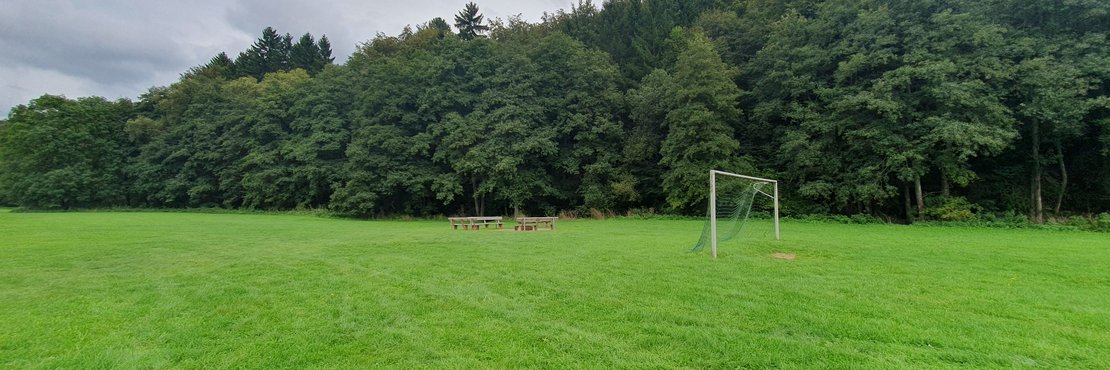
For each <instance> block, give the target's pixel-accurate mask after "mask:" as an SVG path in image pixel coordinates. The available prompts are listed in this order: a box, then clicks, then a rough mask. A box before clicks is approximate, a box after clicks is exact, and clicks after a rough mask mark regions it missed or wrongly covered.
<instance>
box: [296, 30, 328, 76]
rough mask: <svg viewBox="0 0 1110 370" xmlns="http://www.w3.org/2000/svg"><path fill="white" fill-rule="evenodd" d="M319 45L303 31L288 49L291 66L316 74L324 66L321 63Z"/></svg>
mask: <svg viewBox="0 0 1110 370" xmlns="http://www.w3.org/2000/svg"><path fill="white" fill-rule="evenodd" d="M321 62H322V61H321V56H320V47H319V46H318V45H317V44H316V40H314V39H313V38H312V35H311V34H308V33H305V34H304V35H301V38H300V39H299V40H297V43H296V44H293V47H292V48H291V49H290V50H289V63H290V67H292V68H302V69H304V70H305V71H308V73H309V74H316V72H319V71H320V69H323V68H324V65H323V63H321Z"/></svg>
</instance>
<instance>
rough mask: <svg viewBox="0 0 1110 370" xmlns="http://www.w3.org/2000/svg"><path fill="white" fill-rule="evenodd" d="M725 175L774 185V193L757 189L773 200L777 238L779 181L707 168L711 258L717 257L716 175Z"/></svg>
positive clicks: (777, 235)
mask: <svg viewBox="0 0 1110 370" xmlns="http://www.w3.org/2000/svg"><path fill="white" fill-rule="evenodd" d="M718 174H720V175H725V176H732V177H739V178H742V179H748V180H753V181H760V182H766V183H770V184H772V185H773V186H774V195H771V194H767V193H765V192H763V191H760V190H757V191H758V192H759V193H761V194H763V195H766V196H768V197H770V198H771V199H773V200H774V203H775V214H774V217H775V240H780V239H779V182H778V180H771V179H765V178H761V177H755V176H747V175H741V174H736V173H732V172H725V171H718V170H709V217H710V218H709V235H710V246H711V249H712V251H713V258H717V175H718Z"/></svg>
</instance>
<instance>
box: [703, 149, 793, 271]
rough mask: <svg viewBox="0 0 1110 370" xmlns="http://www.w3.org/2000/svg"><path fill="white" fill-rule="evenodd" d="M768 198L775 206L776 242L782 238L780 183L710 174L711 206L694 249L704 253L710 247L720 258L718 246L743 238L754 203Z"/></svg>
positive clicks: (728, 174)
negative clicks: (720, 243)
mask: <svg viewBox="0 0 1110 370" xmlns="http://www.w3.org/2000/svg"><path fill="white" fill-rule="evenodd" d="M764 196H766V197H768V198H771V200H772V201H773V202H774V229H775V239H776V240H777V239H778V238H779V199H778V198H779V187H778V181H776V180H770V179H763V178H758V177H752V176H745V175H737V174H734V173H728V172H723V171H717V170H711V171H709V205H708V207H707V208H708V209H707V210H706V220H705V227H703V228H702V232H701V238H699V239H698V243H697V244H696V245H694V247H693V248H691V249H690V250H691V251H700V250H703V249H705V247H706V246H708V247H710V249H711V250H712V252H713V257H717V243H718V242H722V241H728V240H732V239H734V238H737V237H739V236H740V232H741V231H742V230H743V229H744V225H745V224H746V223H747V221H748V216H749V215H750V214H751V211H752V203H755V202H756V201H757V200H758V199H762V198H763V197H764Z"/></svg>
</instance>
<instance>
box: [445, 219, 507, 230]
mask: <svg viewBox="0 0 1110 370" xmlns="http://www.w3.org/2000/svg"><path fill="white" fill-rule="evenodd" d="M502 219H503V217H501V216H492V217H448V218H447V221H448V222H450V223H451V229H454V230H458V229H459V226H462V227H463V230H478V229H480V228H482V225H485V226H486V228H487V229H488V228H489V227H490V225H495V226H497V228H498V229H500V228H501V227H503V226H504V225H505V224H504V222H502V221H501V220H502Z"/></svg>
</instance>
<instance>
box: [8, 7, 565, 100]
mask: <svg viewBox="0 0 1110 370" xmlns="http://www.w3.org/2000/svg"><path fill="white" fill-rule="evenodd" d="M466 2H467V1H465V0H412V1H403V2H393V1H385V2H382V1H366V0H336V1H328V2H310V1H297V0H238V1H220V0H197V1H187V2H172V1H138V0H100V1H78V0H4V4H3V9H2V11H0V79H2V81H0V89H2V91H0V115H5V114H6V113H7V112H8V110H9V109H10V108H11V107H12V106H15V105H17V104H24V103H26V102H27V101H28V100H30V99H32V98H34V97H37V96H39V95H42V94H45V93H49V94H61V95H66V96H70V97H79V96H84V95H101V96H106V97H109V98H118V97H135V96H138V95H139V94H141V93H143V92H144V91H146V89H148V88H149V87H151V86H162V85H167V84H170V83H172V82H173V81H174V80H175V79H176V78H177V76H178V75H179V74H180V73H182V72H184V71H185V70H186V69H188V68H189V67H192V66H197V65H200V64H203V63H205V62H207V61H208V59H209V58H211V57H212V56H213V55H215V54H217V53H219V52H221V51H226V52H227V53H228V55H229V56H231V57H233V58H234V57H235V56H236V55H237V54H238V53H239V52H240V51H242V50H245V49H246V48H247V47H249V46H250V44H251V43H252V42H253V41H254V39H255V38H257V37H258V35H259V34H260V33H261V31H262V29H263V28H265V27H268V26H271V27H274V28H276V29H277V30H278V31H279V32H282V33H290V34H292V35H294V36H299V35H301V34H303V33H305V32H309V33H312V34H313V35H314V36H316V37H319V36H320V35H322V34H326V35H327V36H328V38H329V39H330V40H331V42H332V47H333V49H334V54H333V55H334V56H335V57H336V61H337V62H341V61H344V60H346V58H347V57H348V56H349V55H350V54H351V53H352V52H353V51H354V50H355V47H356V46H357V45H358V44H359V43H361V42H365V41H368V40H370V39H372V38H373V37H374V35H375V34H377V33H379V32H381V33H385V34H390V35H395V34H397V33H399V32H400V31H401V28H402V27H404V26H405V25H416V24H419V23H423V22H425V21H427V20H429V19H432V18H434V17H443V18H445V19H447V20H448V21H450V20H451V19H452V17H453V16H454V14H455V13H456V12H457V11H458V10H459V9H461V8H462V7H463V5H464V4H465V3H466ZM476 2H477V3H478V5H479V6H480V7H481V8H482V11H483V13H484V14H485V15H486V16H487V18H490V19H492V18H495V17H500V18H505V17H507V16H511V15H515V14H522V15H523V16H524V18H525V19H527V20H530V21H536V20H539V19H540V16H541V15H542V14H543V13H544V12H545V11H547V12H551V11H554V10H557V9H559V8H567V7H569V6H570V4H571V1H569V0H568V1H561V0H534V1H511V0H489V1H476Z"/></svg>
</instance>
